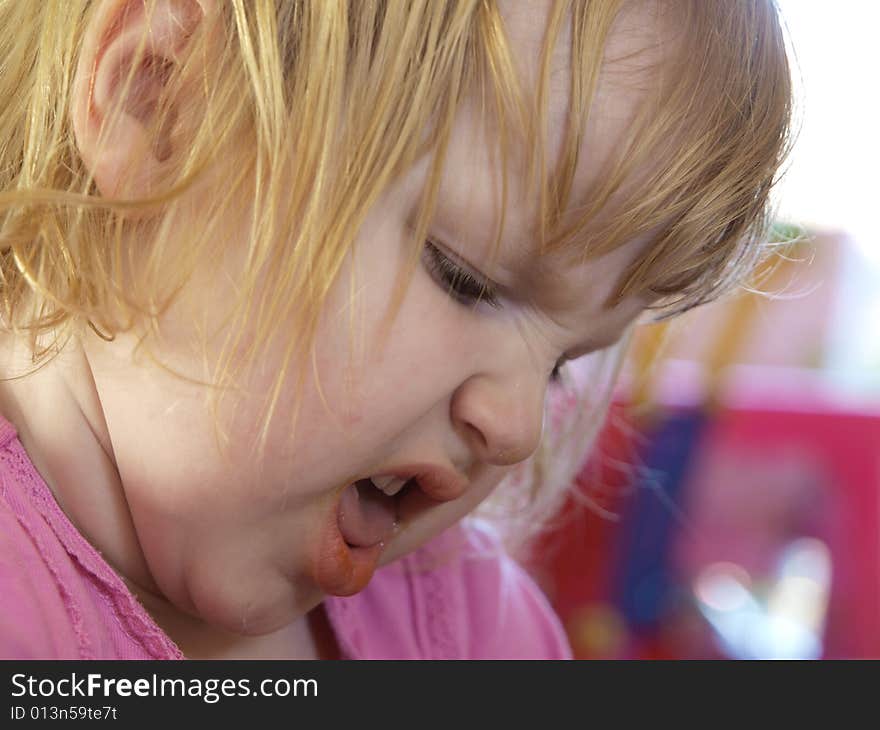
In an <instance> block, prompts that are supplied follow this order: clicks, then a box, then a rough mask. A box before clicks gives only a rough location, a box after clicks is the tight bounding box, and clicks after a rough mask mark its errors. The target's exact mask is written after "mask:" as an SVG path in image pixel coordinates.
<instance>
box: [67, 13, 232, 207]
mask: <svg viewBox="0 0 880 730" xmlns="http://www.w3.org/2000/svg"><path fill="white" fill-rule="evenodd" d="M214 11H215V7H214V2H213V0H157V1H156V2H155V3H152V2H148V0H105V2H102V3H97V4H96V6H95V8H94V10H93V12H92V14H91V17H90V18H89V21H88V24H87V26H86V31H85V34H84V37H83V45H82V50H81V53H80V57H79V63H78V65H77V69H76V74H75V77H74V82H73V92H72V98H71V116H72V122H73V130H74V135H75V137H76V144H77V147H78V149H79V152H80V155H81V157H82V159H83V161H84V162H85V164H86V166H87V167H88V169H89V171H90V172H91V174H92V177H93V178H94V180H95V183H96V184H97V186H98V189H99V190H100V191H101V193H102V194H103V195H105V196H124V197H129V196H135V195H138V194H143V193H145V192H148V191H149V188H150V183H151V181H152V180H154V179H156V177H157V176H158V174H159V173H160V172H161V167H162V163H163V162H165V161H166V160H167V158H168V157H169V156H170V155H171V154H172V153H173V140H172V125H171V124H163V127H162V129H159V130H156V128H155V127H156V125H155V122H156V119H155V115H156V113H157V102H158V99H159V97H160V95H161V94H162V92H163V90H164V89H165V88H166V86H167V83H168V79H169V77H170V74H171V72H172V71H174V69H175V67H176V66H177V65H178V64H179V61H180V56H181V52H182V51H183V50H184V49H185V48H186V46H187V43H188V42H189V40H190V39H191V37H192V35H193V33H194V31H195V30H196V28H198V26H199V24H200V23H203V22H205V21H206V18H207V16H209V15H213V13H214ZM129 79H130V81H129ZM173 103H175V102H174V100H172V104H173ZM174 113H175V110H174V108H173V107H172V108H171V109H170V111H169V115H170V116H169V117H168V118H169V120H173V118H174Z"/></svg>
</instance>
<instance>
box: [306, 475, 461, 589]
mask: <svg viewBox="0 0 880 730" xmlns="http://www.w3.org/2000/svg"><path fill="white" fill-rule="evenodd" d="M394 471H395V472H396V474H394V473H393V474H391V475H389V474H384V475H382V474H380V475H375V476H372V477H369V478H365V479H359V480H357V481H356V482H352V483H351V484H348V485H347V486H346V487H344V488H343V489H342V490H340V491H339V492H338V493H337V494H338V498H337V500H336V502H335V509H331V510H329V511H328V513H327V522H326V523H325V526H324V528H323V532H322V534H321V537H320V538H319V539H318V541H317V543H315V550H314V552H313V553H312V556H313V557H312V575H313V577H314V580H315V582H316V584H317V585H318V587H319V588H321V590H322V591H323V592H324V593H325V594H328V595H335V596H349V595H352V594H353V593H358V592H359V591H361V590H363V589H364V588H365V587H366V585H367V583H369V582H370V579H371V578H372V577H373V573H374V572H375V570H376V568H377V567H378V565H379V562H380V559H381V557H382V553H383V551H384V550H385V547H386V545H387V544H388V542H389V541H390V539H391V538H392V537H393V536H394V535H395V534H396V533H397V532H398V529H399V527H400V526H401V525H402V527H404V528H405V527H406V526H407V525H409V524H411V521H412V520H413V519H414V518H417V517H418V515H420V514H423V513H424V512H425V511H427V510H430V509H433V508H434V507H436V506H437V505H439V504H441V503H443V502H448V501H451V500H454V499H457V498H458V497H459V496H461V495H462V493H463V492H464V489H465V488H466V486H467V482H466V481H465V480H464V479H463V478H462V477H460V476H458V475H457V474H455V473H454V472H453V471H452V470H449V469H442V468H439V467H436V466H432V465H423V464H422V465H420V464H416V465H409V466H405V467H404V466H401V467H397V468H396V469H395V470H394Z"/></svg>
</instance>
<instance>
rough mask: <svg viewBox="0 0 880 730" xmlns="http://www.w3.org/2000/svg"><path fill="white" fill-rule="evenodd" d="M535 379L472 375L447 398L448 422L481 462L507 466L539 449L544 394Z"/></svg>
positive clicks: (541, 384)
mask: <svg viewBox="0 0 880 730" xmlns="http://www.w3.org/2000/svg"><path fill="white" fill-rule="evenodd" d="M545 387H546V383H545V382H544V381H541V380H540V379H539V378H538V377H535V376H534V375H532V376H531V377H529V376H528V375H525V374H520V376H519V377H511V378H509V379H505V378H500V377H493V376H491V375H488V374H483V375H474V376H473V377H471V378H469V379H468V380H466V381H465V382H464V383H462V384H461V385H460V386H459V388H458V389H457V390H456V392H455V394H454V395H453V398H452V420H453V422H454V423H455V425H456V428H457V429H458V430H459V432H460V433H462V434H463V436H464V438H465V440H466V442H467V444H468V446H469V447H470V449H471V452H472V453H473V454H474V456H475V457H476V458H478V459H479V460H480V461H481V462H483V463H487V464H492V465H494V466H510V465H512V464H516V463H518V462H520V461H524V460H525V459H527V458H528V457H529V456H531V455H532V454H533V453H534V452H535V450H536V449H537V448H538V444H539V443H540V441H541V433H542V431H543V427H544V390H545Z"/></svg>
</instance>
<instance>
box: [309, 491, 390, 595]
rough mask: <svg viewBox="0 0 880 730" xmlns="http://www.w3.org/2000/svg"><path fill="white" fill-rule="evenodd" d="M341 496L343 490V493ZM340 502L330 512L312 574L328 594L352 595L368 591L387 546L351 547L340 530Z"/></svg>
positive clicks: (381, 544)
mask: <svg viewBox="0 0 880 730" xmlns="http://www.w3.org/2000/svg"><path fill="white" fill-rule="evenodd" d="M339 494H340V496H341V494H342V490H340V493H339ZM338 513H339V500H338V499H337V500H336V501H335V503H334V506H333V508H332V509H331V510H330V511H329V515H328V517H329V519H328V521H327V524H326V526H325V527H324V529H323V531H322V534H321V535H320V537H319V538H318V545H317V551H316V553H315V554H314V556H313V558H312V574H313V576H314V579H315V582H316V583H317V584H318V587H319V588H320V589H321V590H322V591H323V592H324V593H325V594H327V595H331V596H350V595H353V594H355V593H359V592H360V591H362V590H363V589H364V588H366V586H367V583H369V582H370V579H371V578H372V577H373V573H374V572H375V571H376V567H377V566H378V565H379V558H380V557H381V555H382V550H383V549H384V547H385V546H384V544H383V543H379V544H378V545H371V546H370V547H356V546H354V545H349V544H348V543H347V542H346V541H345V538H344V537H343V536H342V533H341V532H340V531H339V518H338Z"/></svg>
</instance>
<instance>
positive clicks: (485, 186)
mask: <svg viewBox="0 0 880 730" xmlns="http://www.w3.org/2000/svg"><path fill="white" fill-rule="evenodd" d="M549 7H550V3H548V2H509V3H501V8H502V13H503V15H504V20H505V26H506V27H505V29H506V31H507V35H508V38H509V42H510V47H511V53H512V55H513V58H514V59H515V62H516V65H517V73H518V75H519V78H520V81H521V82H522V84H523V88H524V89H525V91H526V93H527V94H530V95H531V96H530V98H529V99H528V100H529V101H531V102H533V100H534V95H535V89H536V88H537V83H538V76H539V66H540V56H541V51H542V45H543V42H544V28H545V23H546V21H547V14H548V9H549ZM653 7H654V5H653V4H652V3H636V4H633V5H632V6H629V7H628V8H627V9H625V10H624V11H623V12H621V13H620V15H619V16H618V17H617V19H616V20H615V22H614V24H613V26H612V30H611V32H610V35H609V37H608V40H607V43H606V46H605V53H604V55H605V59H606V61H605V63H603V66H602V69H601V72H600V75H599V79H598V85H597V88H596V93H595V96H594V98H593V102H592V105H591V108H590V116H589V120H588V123H587V127H586V129H585V134H584V137H583V140H582V143H581V145H580V148H579V151H578V152H579V162H578V166H577V168H576V171H575V175H574V180H573V186H572V193H571V197H570V201H571V210H570V211H569V212H570V213H571V214H574V213H575V212H576V209H577V206H578V205H582V204H583V203H584V202H585V201H586V200H587V199H588V197H589V195H590V191H591V189H592V188H593V186H594V185H595V184H596V183H597V182H598V181H599V180H600V178H601V176H602V174H603V170H604V168H605V166H606V164H607V163H608V161H609V159H610V158H611V157H612V155H613V153H614V152H615V150H617V149H618V148H619V147H620V145H621V144H622V143H623V140H624V137H625V135H626V134H627V127H628V126H629V123H630V121H631V119H632V118H633V116H634V115H635V113H636V110H637V109H638V107H639V105H640V104H641V103H642V102H643V101H644V99H645V96H646V94H647V93H648V89H649V88H650V84H649V77H650V72H649V69H653V68H656V66H657V60H658V59H657V53H658V51H657V48H658V47H659V45H660V44H659V43H658V41H657V35H658V30H657V26H658V22H657V18H656V13H655V12H654V11H653ZM570 42H571V34H570V29H569V26H568V24H567V23H566V24H564V26H563V30H562V31H561V32H560V35H559V38H558V42H557V43H556V46H555V48H554V51H553V56H552V61H551V70H550V77H549V87H548V88H549V95H548V99H547V130H546V138H545V140H544V144H545V149H546V156H547V168H548V169H547V172H548V174H550V173H551V172H552V171H553V170H554V169H555V167H556V163H557V161H558V157H559V155H560V150H561V145H562V140H563V137H564V134H565V125H566V120H567V115H568V112H569V102H570V99H569V88H570V80H571V73H570V64H571V57H570ZM526 157H527V156H526V155H525V154H523V150H516V149H513V150H512V154H511V156H510V158H509V159H508V160H507V164H508V174H507V180H506V183H507V187H506V200H507V205H506V207H504V210H503V214H504V220H503V227H502V228H501V231H500V232H501V243H502V248H501V252H500V258H499V262H498V263H499V265H500V266H501V267H502V268H508V269H517V270H521V271H527V272H528V274H529V276H530V278H531V279H532V282H531V283H533V284H534V285H535V287H536V288H540V289H542V290H544V291H551V290H552V294H551V296H553V297H556V298H557V299H558V300H559V301H558V304H559V306H565V305H566V304H567V300H568V299H571V298H572V297H574V296H577V297H580V298H583V297H584V296H588V297H589V298H590V300H591V302H592V303H593V304H594V305H595V306H600V305H601V304H602V303H604V301H605V300H607V298H608V297H609V296H611V294H612V292H613V289H614V288H615V286H616V284H617V279H618V277H619V275H620V273H621V272H622V271H623V270H624V268H625V267H626V266H627V265H628V264H629V263H631V262H632V260H634V258H635V257H636V256H637V255H638V253H639V252H640V251H643V250H644V248H645V246H646V245H647V241H646V238H645V237H644V236H642V237H640V238H638V239H634V240H633V242H632V243H631V244H627V245H624V246H622V247H620V249H618V250H616V251H613V252H611V254H609V255H607V256H604V257H602V258H601V259H596V260H594V261H591V262H589V263H588V264H585V265H583V266H580V267H578V266H572V265H571V262H570V261H569V260H566V258H565V257H564V256H563V255H562V254H558V255H553V256H548V257H544V258H540V259H538V258H536V249H537V246H538V235H537V234H538V231H539V228H540V226H539V224H540V219H539V215H540V211H539V201H538V196H537V195H536V194H535V193H534V191H533V190H529V189H527V186H526V184H525V182H526V181H525V177H526ZM502 190H503V186H502V165H501V158H500V149H499V147H498V128H497V124H496V121H495V120H494V119H492V118H491V117H488V118H483V116H481V114H480V112H479V111H478V108H477V105H476V104H474V103H465V105H464V107H463V109H462V111H461V114H460V115H459V117H458V119H457V121H456V125H455V128H454V131H453V136H452V139H451V143H450V147H449V150H448V154H447V158H446V166H445V171H444V176H443V182H442V186H441V192H440V196H439V199H438V208H437V213H438V215H437V218H438V220H439V221H440V222H441V225H442V226H443V227H444V229H445V230H446V231H448V233H449V234H450V236H449V238H450V239H451V241H453V242H455V243H458V244H459V245H460V246H461V247H462V248H463V249H467V250H468V251H470V252H471V253H476V254H477V255H481V254H483V255H485V254H486V252H487V251H488V250H489V249H491V247H492V244H493V243H494V241H495V236H496V234H497V233H498V231H499V224H500V223H501V214H502ZM579 269H583V270H584V271H586V270H589V272H590V273H591V277H590V278H591V281H592V284H591V286H590V287H589V291H585V289H584V287H583V286H578V284H583V281H584V276H577V275H576V272H577V271H578V270H579ZM566 279H571V280H572V281H571V286H564V285H563V284H565V283H566ZM554 303H556V302H554Z"/></svg>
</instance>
